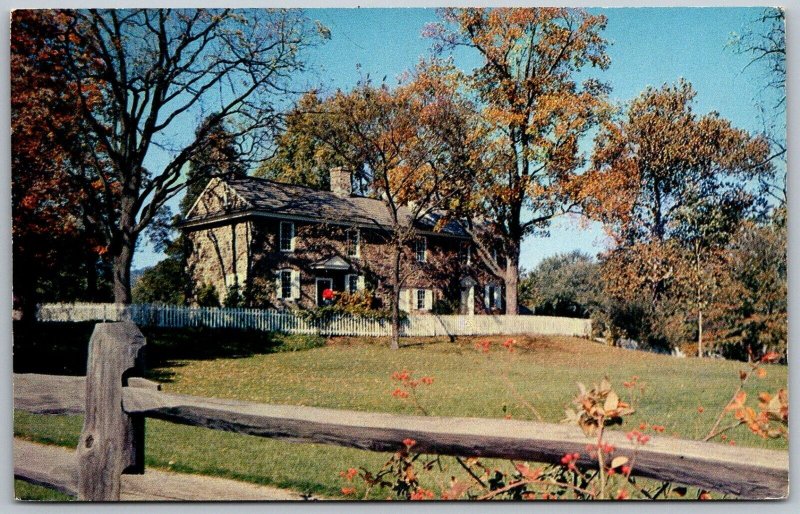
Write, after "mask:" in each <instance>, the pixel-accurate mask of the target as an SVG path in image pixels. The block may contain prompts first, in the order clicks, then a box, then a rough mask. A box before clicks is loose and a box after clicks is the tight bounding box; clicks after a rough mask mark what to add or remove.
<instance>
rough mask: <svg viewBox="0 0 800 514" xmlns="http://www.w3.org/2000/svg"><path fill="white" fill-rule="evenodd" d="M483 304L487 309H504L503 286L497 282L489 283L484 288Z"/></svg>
mask: <svg viewBox="0 0 800 514" xmlns="http://www.w3.org/2000/svg"><path fill="white" fill-rule="evenodd" d="M483 304H484V306H485V307H486V308H487V309H502V308H503V296H502V288H501V287H500V286H499V285H497V284H489V285H487V286H486V289H485V290H484V298H483Z"/></svg>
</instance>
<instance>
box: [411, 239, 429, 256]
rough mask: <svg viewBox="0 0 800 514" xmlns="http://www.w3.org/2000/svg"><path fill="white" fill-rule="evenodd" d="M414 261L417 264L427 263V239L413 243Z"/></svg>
mask: <svg viewBox="0 0 800 514" xmlns="http://www.w3.org/2000/svg"><path fill="white" fill-rule="evenodd" d="M420 247H422V258H421V259H420ZM414 259H415V260H416V261H417V262H427V261H428V238H426V237H420V238H418V239H416V240H415V241H414Z"/></svg>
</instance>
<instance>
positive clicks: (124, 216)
mask: <svg viewBox="0 0 800 514" xmlns="http://www.w3.org/2000/svg"><path fill="white" fill-rule="evenodd" d="M121 204H122V213H121V215H120V220H119V226H120V234H119V236H118V240H117V244H116V245H115V246H116V248H115V250H116V252H115V254H114V303H123V304H129V303H131V302H132V301H133V297H132V295H131V264H133V254H134V252H135V251H136V239H137V237H138V234H137V233H136V232H135V231H134V229H133V227H134V225H135V219H134V215H133V214H132V212H131V211H132V210H133V208H132V206H133V199H130V198H123V199H122V202H121Z"/></svg>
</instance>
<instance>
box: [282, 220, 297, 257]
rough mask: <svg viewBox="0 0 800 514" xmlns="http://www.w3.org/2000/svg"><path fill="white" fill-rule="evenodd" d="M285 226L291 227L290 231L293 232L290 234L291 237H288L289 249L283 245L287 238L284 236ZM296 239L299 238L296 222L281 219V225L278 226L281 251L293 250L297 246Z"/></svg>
mask: <svg viewBox="0 0 800 514" xmlns="http://www.w3.org/2000/svg"><path fill="white" fill-rule="evenodd" d="M285 226H288V227H289V232H290V234H291V235H290V236H289V238H288V239H289V248H288V249H286V248H284V247H283V242H284V241H285V240H286V238H285V237H284V227H285ZM296 239H297V238H296V232H295V226H294V222H293V221H281V222H280V226H279V228H278V249H279V250H280V251H281V252H285V253H289V252H293V251H294V247H295V240H296Z"/></svg>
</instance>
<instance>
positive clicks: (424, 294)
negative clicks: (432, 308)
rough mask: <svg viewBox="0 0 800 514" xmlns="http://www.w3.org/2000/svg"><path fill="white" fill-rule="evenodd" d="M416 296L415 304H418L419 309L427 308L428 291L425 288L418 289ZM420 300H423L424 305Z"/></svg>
mask: <svg viewBox="0 0 800 514" xmlns="http://www.w3.org/2000/svg"><path fill="white" fill-rule="evenodd" d="M416 296H417V297H416V298H415V299H414V305H416V307H417V310H418V311H424V310H425V303H426V299H427V296H428V295H427V292H426V291H425V290H424V289H417V290H416ZM420 300H422V306H421V307H420Z"/></svg>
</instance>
